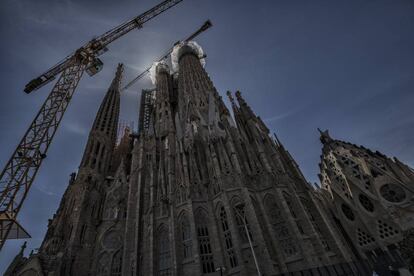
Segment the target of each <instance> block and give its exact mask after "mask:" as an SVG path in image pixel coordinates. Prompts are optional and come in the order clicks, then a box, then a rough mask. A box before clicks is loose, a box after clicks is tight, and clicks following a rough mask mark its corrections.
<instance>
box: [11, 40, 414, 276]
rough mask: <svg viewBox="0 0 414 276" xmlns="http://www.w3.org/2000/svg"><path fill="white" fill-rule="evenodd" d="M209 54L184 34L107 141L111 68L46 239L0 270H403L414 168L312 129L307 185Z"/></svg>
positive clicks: (413, 242) (115, 88)
mask: <svg viewBox="0 0 414 276" xmlns="http://www.w3.org/2000/svg"><path fill="white" fill-rule="evenodd" d="M204 58H205V56H204V55H203V52H202V49H201V47H199V46H198V45H197V44H196V43H195V42H189V43H182V44H180V45H177V46H176V48H175V49H174V51H173V54H172V56H171V61H170V62H169V64H170V65H167V63H158V64H156V65H155V66H154V70H153V71H154V72H153V78H154V80H155V88H154V89H149V90H144V91H143V92H142V97H141V107H140V118H139V131H138V132H137V133H135V132H133V131H132V130H129V129H126V130H125V131H124V133H123V137H122V139H121V140H120V142H119V143H116V140H117V139H116V138H117V135H118V134H117V126H118V117H119V111H120V97H121V95H120V81H121V78H122V73H123V66H122V65H119V66H118V68H117V70H116V74H115V77H114V79H113V81H112V83H111V85H110V87H109V89H108V91H107V93H106V96H105V98H104V99H103V101H102V103H101V106H100V108H99V111H98V113H97V115H96V118H95V121H94V123H93V126H92V129H91V131H90V134H89V138H88V142H87V145H86V148H85V151H84V155H83V158H82V162H81V164H80V167H79V170H78V172H77V173H76V174H75V173H73V174H72V175H71V177H70V180H69V184H68V187H67V189H66V192H65V193H64V195H63V197H62V200H61V203H60V206H59V208H58V210H57V211H56V213H55V215H54V216H53V218H52V219H50V221H49V225H48V230H47V233H46V236H45V237H44V240H43V243H42V244H41V247H40V248H39V250H38V252H35V253H33V254H30V255H29V256H25V255H24V252H23V251H24V247H22V250H21V252H20V253H19V254H18V255H17V256H16V257H15V258H14V260H13V262H12V263H11V264H10V266H9V268H8V270H7V272H6V274H5V275H24V276H32V275H43V276H46V275H48V276H49V275H54V276H57V275H76V276H83V275H85V276H86V275H102V276H104V275H105V276H120V275H141V276H147V275H158V276H169V275H188V276H189V275H217V276H218V275H240V276H248V275H372V273H373V272H372V271H374V270H376V271H378V272H380V271H381V269H386V268H389V267H390V266H392V267H396V268H397V267H403V268H407V269H411V270H412V269H413V262H414V261H413V256H414V234H413V230H412V229H414V171H413V170H412V169H411V168H409V167H408V166H407V165H405V164H403V163H402V162H400V161H399V160H398V159H396V158H388V157H386V156H384V155H383V154H381V153H379V152H372V151H370V150H369V149H366V148H364V147H362V146H357V145H353V144H350V143H348V142H344V141H340V140H336V139H334V138H332V137H331V136H330V135H329V133H328V131H321V135H320V139H321V142H322V145H323V149H322V155H321V163H320V181H321V186H320V187H316V186H314V185H311V184H309V183H308V181H307V180H306V179H305V178H304V176H303V175H302V173H301V171H300V169H299V167H298V165H297V163H296V162H295V160H294V159H293V158H292V156H291V155H290V154H289V152H288V150H287V149H286V148H285V147H284V146H283V144H282V142H281V141H279V140H278V139H277V137H275V136H272V135H271V134H270V131H269V129H268V127H267V126H266V125H265V124H264V122H263V121H262V120H261V118H260V117H259V116H257V114H256V113H255V112H254V111H253V110H252V109H251V108H250V106H249V105H248V104H247V103H246V101H245V100H244V98H243V96H242V94H241V93H240V92H239V91H237V92H235V93H231V92H227V96H228V97H229V99H230V102H231V110H229V109H228V107H227V106H226V105H225V104H224V102H223V100H222V96H221V94H219V92H218V91H217V90H216V88H215V87H214V85H213V82H212V81H211V79H210V78H209V75H208V74H207V72H206V71H205V69H204V67H203V64H204ZM383 275H388V274H383ZM390 275H392V274H390Z"/></svg>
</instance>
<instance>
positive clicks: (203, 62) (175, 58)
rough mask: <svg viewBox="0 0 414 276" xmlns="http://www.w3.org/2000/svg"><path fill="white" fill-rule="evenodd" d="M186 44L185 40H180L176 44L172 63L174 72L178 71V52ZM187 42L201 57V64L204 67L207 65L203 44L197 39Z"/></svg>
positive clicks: (172, 54)
mask: <svg viewBox="0 0 414 276" xmlns="http://www.w3.org/2000/svg"><path fill="white" fill-rule="evenodd" d="M184 44H185V43H184V42H180V43H179V44H177V45H175V46H174V49H173V51H172V53H171V65H172V70H173V72H177V71H178V52H179V50H180V48H181V47H182V46H183V45H184ZM186 44H187V45H188V46H190V47H191V48H193V49H194V50H195V51H196V52H197V55H198V57H199V58H200V62H201V65H202V66H203V67H204V66H205V65H206V60H205V58H203V56H204V52H203V49H202V48H201V46H200V45H198V43H197V42H195V41H189V42H187V43H186Z"/></svg>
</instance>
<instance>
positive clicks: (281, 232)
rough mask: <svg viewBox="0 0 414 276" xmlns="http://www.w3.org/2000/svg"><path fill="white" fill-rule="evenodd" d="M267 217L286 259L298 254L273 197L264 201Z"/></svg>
mask: <svg viewBox="0 0 414 276" xmlns="http://www.w3.org/2000/svg"><path fill="white" fill-rule="evenodd" d="M264 205H265V209H266V213H267V216H268V217H269V219H270V223H271V224H272V227H273V230H274V233H275V234H276V235H275V236H276V237H277V239H278V242H279V244H280V246H281V249H282V250H283V254H284V255H285V256H286V257H291V256H295V255H297V254H299V252H298V250H297V247H296V245H295V243H294V241H293V239H292V237H291V234H290V231H289V227H288V225H287V224H286V221H285V219H284V218H283V216H282V213H281V208H280V206H279V204H277V202H276V198H275V197H274V196H273V195H267V196H266V197H265V200H264Z"/></svg>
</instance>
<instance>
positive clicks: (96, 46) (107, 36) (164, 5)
mask: <svg viewBox="0 0 414 276" xmlns="http://www.w3.org/2000/svg"><path fill="white" fill-rule="evenodd" d="M182 1H183V0H165V1H163V2H161V3H160V4H158V5H156V6H155V7H153V8H151V9H149V10H148V11H146V12H144V13H142V14H140V15H138V16H136V17H134V18H132V19H130V20H128V21H126V22H124V23H122V24H121V25H119V26H117V27H115V28H113V29H111V30H109V31H107V32H105V33H104V34H102V35H100V36H98V37H97V38H94V39H92V40H91V41H89V42H88V43H86V44H85V45H84V46H82V47H80V48H79V49H78V50H76V51H75V52H73V53H72V54H71V55H69V56H67V57H66V58H65V59H64V60H63V61H61V62H59V63H57V64H56V65H55V66H53V67H52V68H50V69H49V70H48V71H46V72H45V73H43V74H42V75H40V76H39V77H37V78H35V79H33V80H31V81H30V82H29V83H27V84H26V86H25V88H24V92H26V93H30V92H32V91H34V90H37V89H39V88H40V87H42V86H44V85H45V84H47V83H49V82H50V81H52V80H53V79H54V78H55V77H56V75H58V74H59V73H61V72H62V71H63V70H65V68H67V67H68V66H69V65H70V64H71V61H73V60H76V61H77V62H79V63H83V64H86V65H87V67H91V65H90V63H93V62H94V61H95V60H96V57H97V56H99V55H101V54H102V53H104V52H106V47H107V46H108V45H109V44H110V43H111V42H113V41H115V40H117V39H118V38H120V37H121V36H123V35H125V34H127V33H129V32H130V31H132V30H134V29H139V28H141V27H142V25H143V24H144V23H146V22H148V21H149V20H151V19H152V18H154V17H156V16H157V15H159V14H161V13H163V12H164V11H166V10H168V9H170V8H172V7H173V6H175V5H177V4H178V3H180V2H182Z"/></svg>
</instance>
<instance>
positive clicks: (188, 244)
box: [180, 215, 193, 259]
mask: <svg viewBox="0 0 414 276" xmlns="http://www.w3.org/2000/svg"><path fill="white" fill-rule="evenodd" d="M180 227H181V243H182V250H183V251H182V252H183V253H182V254H183V258H184V259H187V258H191V257H192V256H193V241H192V237H191V227H190V223H189V221H188V218H187V216H186V215H184V216H183V217H182V219H181V225H180Z"/></svg>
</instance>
